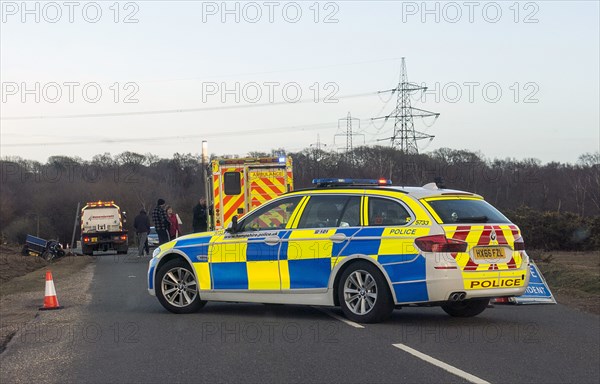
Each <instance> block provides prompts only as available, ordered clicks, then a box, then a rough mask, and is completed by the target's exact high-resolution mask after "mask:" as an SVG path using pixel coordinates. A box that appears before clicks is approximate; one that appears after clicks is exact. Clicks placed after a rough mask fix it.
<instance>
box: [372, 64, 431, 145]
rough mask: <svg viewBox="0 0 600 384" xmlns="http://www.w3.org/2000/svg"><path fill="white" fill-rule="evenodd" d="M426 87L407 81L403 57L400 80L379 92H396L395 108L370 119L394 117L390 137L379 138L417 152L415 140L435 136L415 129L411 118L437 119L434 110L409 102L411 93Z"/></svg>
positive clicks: (423, 89)
mask: <svg viewBox="0 0 600 384" xmlns="http://www.w3.org/2000/svg"><path fill="white" fill-rule="evenodd" d="M426 89H427V87H423V86H419V85H417V84H415V83H409V82H408V74H407V71H406V61H405V58H404V57H403V58H402V64H401V69H400V81H399V82H398V85H397V86H396V87H395V88H393V89H389V90H386V91H380V92H379V93H387V92H391V93H392V94H393V93H395V92H398V96H397V99H396V108H395V109H394V110H393V111H392V112H391V113H390V114H389V115H387V116H381V117H375V118H373V119H372V120H379V119H385V121H387V120H388V119H390V118H394V133H393V134H392V136H391V137H389V138H386V139H381V140H390V142H391V145H392V147H397V146H399V147H400V151H402V152H404V153H407V154H408V153H419V147H418V145H417V141H419V140H424V139H429V141H431V140H433V138H434V137H435V136H433V135H429V134H426V133H423V132H419V131H416V130H415V125H414V121H413V118H414V117H420V118H423V117H428V116H435V118H436V119H437V118H438V117H439V116H440V114H439V113H436V112H431V111H426V110H424V109H419V108H414V107H412V106H411V103H410V95H411V93H414V92H417V91H425V90H426ZM415 112H416V113H415Z"/></svg>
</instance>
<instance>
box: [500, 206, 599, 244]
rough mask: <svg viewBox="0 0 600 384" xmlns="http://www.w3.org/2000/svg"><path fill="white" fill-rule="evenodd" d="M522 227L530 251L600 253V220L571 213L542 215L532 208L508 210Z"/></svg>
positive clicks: (545, 213) (510, 216)
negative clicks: (590, 251)
mask: <svg viewBox="0 0 600 384" xmlns="http://www.w3.org/2000/svg"><path fill="white" fill-rule="evenodd" d="M505 213H506V216H507V217H508V218H509V219H510V220H511V221H512V222H513V223H515V224H516V225H518V226H519V228H520V229H521V231H522V233H523V239H524V240H525V246H526V247H527V248H528V249H543V250H548V251H549V250H562V251H589V250H600V217H598V216H592V217H583V216H579V215H576V214H574V213H571V212H549V211H545V212H541V211H536V210H534V209H532V208H530V207H520V208H517V209H515V210H512V211H506V212H505Z"/></svg>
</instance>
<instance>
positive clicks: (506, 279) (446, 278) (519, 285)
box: [427, 263, 529, 301]
mask: <svg viewBox="0 0 600 384" xmlns="http://www.w3.org/2000/svg"><path fill="white" fill-rule="evenodd" d="M528 284H529V264H528V263H523V265H522V266H521V268H518V269H511V270H505V271H493V272H463V271H460V270H458V269H452V270H436V271H435V272H434V273H433V276H431V278H428V279H427V290H428V293H429V301H447V300H449V297H450V295H451V294H452V293H454V292H465V293H466V296H465V298H466V299H472V298H480V297H490V298H492V297H501V296H521V295H523V294H524V293H525V289H526V288H527V285H528Z"/></svg>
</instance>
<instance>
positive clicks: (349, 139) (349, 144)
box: [333, 112, 364, 163]
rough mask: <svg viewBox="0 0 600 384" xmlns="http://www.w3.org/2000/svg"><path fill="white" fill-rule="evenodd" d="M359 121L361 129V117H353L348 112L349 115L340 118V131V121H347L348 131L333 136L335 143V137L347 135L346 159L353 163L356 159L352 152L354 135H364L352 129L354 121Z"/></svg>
mask: <svg viewBox="0 0 600 384" xmlns="http://www.w3.org/2000/svg"><path fill="white" fill-rule="evenodd" d="M353 121H355V122H358V129H360V119H357V118H353V117H352V116H351V115H350V112H348V115H347V116H346V117H345V118H343V119H338V132H339V131H340V123H343V122H345V123H346V124H345V125H346V132H345V133H336V134H335V135H334V137H333V142H334V143H335V138H336V137H337V136H346V161H347V162H349V163H353V162H354V159H353V153H352V147H353V146H352V139H353V136H363V138H364V135H363V134H360V133H354V132H353V130H352V122H353Z"/></svg>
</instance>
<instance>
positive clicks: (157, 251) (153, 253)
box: [152, 247, 160, 257]
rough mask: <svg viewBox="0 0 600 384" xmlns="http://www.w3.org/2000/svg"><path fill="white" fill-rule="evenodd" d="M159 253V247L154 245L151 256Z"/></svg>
mask: <svg viewBox="0 0 600 384" xmlns="http://www.w3.org/2000/svg"><path fill="white" fill-rule="evenodd" d="M159 253H160V247H156V248H155V249H154V252H152V257H157V256H158V254H159Z"/></svg>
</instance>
